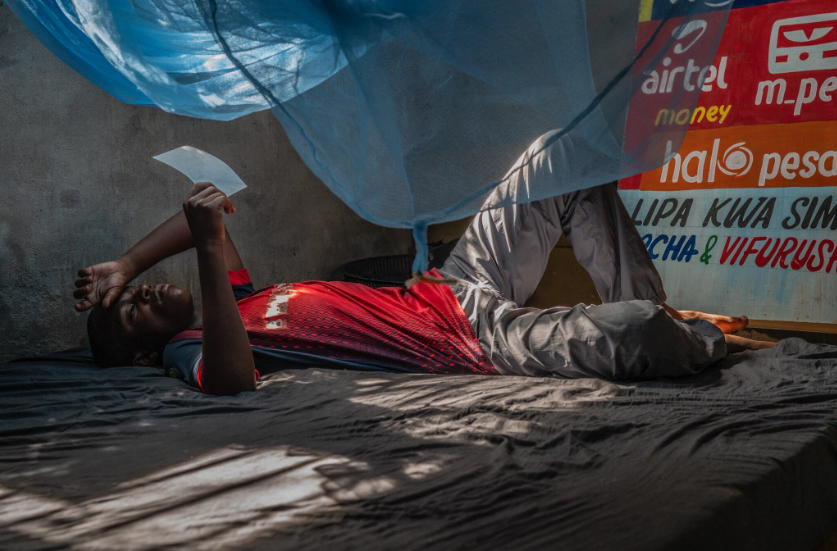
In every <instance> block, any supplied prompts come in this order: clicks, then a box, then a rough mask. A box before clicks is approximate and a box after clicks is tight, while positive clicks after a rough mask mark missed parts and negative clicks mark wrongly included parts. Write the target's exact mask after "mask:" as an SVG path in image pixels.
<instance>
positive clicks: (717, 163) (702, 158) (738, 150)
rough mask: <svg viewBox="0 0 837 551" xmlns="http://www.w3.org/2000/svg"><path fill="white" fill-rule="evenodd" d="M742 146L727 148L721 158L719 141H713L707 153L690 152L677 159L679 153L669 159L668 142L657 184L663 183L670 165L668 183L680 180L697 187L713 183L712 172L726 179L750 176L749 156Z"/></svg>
mask: <svg viewBox="0 0 837 551" xmlns="http://www.w3.org/2000/svg"><path fill="white" fill-rule="evenodd" d="M744 145H745V142H739V143H737V144H734V145H731V146H729V147H728V148H727V149H726V151H724V154H723V155H719V153H720V149H721V140H720V139H716V140H715V141H714V142H713V143H712V151H711V153H710V152H709V151H706V150H700V151H692V152H690V153H689V154H687V155H686V156H685V157H681V156H680V153H674V154H673V155H672V151H671V150H672V144H671V142H670V141H669V142H667V143H666V156H665V160H666V164H665V165H663V170H662V172H661V173H660V183H665V182H666V180H667V179H668V171H669V165H670V164H671V163H672V161H673V162H674V166H673V167H672V168H673V172H672V175H671V181H672V183H677V182H678V181H680V179H681V178H682V179H683V181H684V182H688V183H690V184H700V183H702V182H703V181H704V180H705V181H706V182H708V183H712V182H714V181H715V173H716V170H720V171H721V172H723V173H724V174H726V175H728V176H736V177H738V176H744V175H745V174H747V173H748V172H750V168H751V167H752V166H753V152H752V151H750V150H749V149H748V148H746V147H745V146H744ZM707 156H708V157H709V166H708V169H709V170H708V171H707V163H706V159H707Z"/></svg>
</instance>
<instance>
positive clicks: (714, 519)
mask: <svg viewBox="0 0 837 551" xmlns="http://www.w3.org/2000/svg"><path fill="white" fill-rule="evenodd" d="M84 360H85V355H84V354H83V353H80V352H78V351H71V352H69V353H64V354H60V355H54V356H50V357H43V358H39V359H33V360H26V361H18V362H13V363H8V364H4V365H0V549H15V550H17V549H78V550H98V549H102V550H104V549H119V550H127V549H159V548H165V549H187V550H198V549H200V550H204V549H294V550H297V549H366V550H370V549H372V550H374V549H381V550H384V549H398V550H399V551H407V550H426V549H480V550H485V549H514V550H515V551H519V550H524V549H562V550H575V549H578V550H591V549H619V550H632V549H637V550H640V549H641V550H662V549H678V550H689V549H713V550H714V549H734V550H737V551H743V550H749V549H752V550H759V551H765V550H770V549H776V550H782V551H789V550H795V549H799V550H811V549H813V548H815V547H816V546H817V544H818V543H819V542H820V541H822V540H823V539H824V538H825V537H826V536H827V535H828V534H829V533H830V532H832V531H834V530H835V529H837V347H829V346H825V345H811V344H807V343H805V342H803V341H801V340H797V339H791V340H786V341H782V342H781V343H780V344H779V346H777V347H776V348H774V349H772V350H766V351H760V352H754V353H746V354H741V355H738V356H733V357H730V358H728V359H727V360H725V361H724V362H723V363H722V364H721V365H719V366H718V367H716V368H712V369H710V370H708V371H706V372H704V373H703V374H701V375H700V376H696V377H692V378H689V379H680V380H660V381H655V382H645V383H631V384H612V383H608V382H603V381H598V380H589V379H588V380H557V379H540V378H526V377H482V376H430V375H403V374H379V373H363V372H352V371H332V370H320V369H307V370H298V371H287V372H283V373H278V374H274V375H270V376H267V377H265V378H264V379H263V381H262V383H261V384H260V388H259V391H258V392H256V393H250V394H243V395H240V396H236V397H228V398H218V397H212V396H205V395H202V394H200V393H198V392H196V391H194V390H192V389H191V388H189V387H187V386H186V385H184V384H183V383H182V382H180V381H178V380H176V379H171V378H167V377H165V376H163V375H162V373H161V372H160V371H159V370H157V369H151V368H123V369H109V370H101V369H98V368H96V367H95V366H92V365H90V364H89V363H86V362H85V361H84Z"/></svg>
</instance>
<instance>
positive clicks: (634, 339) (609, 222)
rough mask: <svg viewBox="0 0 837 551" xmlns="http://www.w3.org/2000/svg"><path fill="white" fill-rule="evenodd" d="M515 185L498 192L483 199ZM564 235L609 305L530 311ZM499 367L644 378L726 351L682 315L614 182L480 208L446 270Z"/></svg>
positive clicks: (704, 327)
mask: <svg viewBox="0 0 837 551" xmlns="http://www.w3.org/2000/svg"><path fill="white" fill-rule="evenodd" d="M507 191H508V190H504V189H497V190H495V192H494V194H492V197H490V198H489V199H488V201H487V203H486V204H496V201H497V200H498V199H499V198H500V197H501V196H502V195H503V194H505V193H506V192H507ZM562 232H564V233H565V234H566V235H567V238H568V239H569V240H570V242H571V243H572V246H573V251H574V253H575V256H576V258H577V259H578V261H579V262H580V263H581V265H582V266H583V267H584V268H585V269H586V270H587V272H588V273H589V274H590V276H591V277H592V279H593V282H594V283H595V285H596V289H597V291H598V292H599V296H600V297H601V299H602V302H603V304H602V305H600V306H587V305H582V304H579V305H577V306H574V307H564V306H555V307H553V308H546V309H539V308H524V307H522V305H523V304H524V303H525V302H526V300H527V299H528V298H529V297H530V296H531V295H532V293H533V292H534V291H535V288H536V287H537V285H538V283H539V282H540V280H541V277H542V276H543V274H544V271H545V270H546V264H547V260H548V258H549V253H550V251H551V250H552V249H553V248H554V247H555V244H556V243H557V242H558V239H559V238H560V237H561V233H562ZM441 271H442V272H443V273H444V275H447V276H453V277H455V278H457V279H459V280H460V281H459V283H456V284H454V285H452V290H453V292H454V294H455V295H456V297H457V299H458V300H459V302H460V304H461V305H462V308H463V310H464V311H465V314H466V315H467V316H468V319H469V320H470V322H471V325H472V326H473V328H474V330H475V332H476V334H477V338H478V339H479V341H480V344H481V345H482V347H483V349H484V350H485V352H486V354H488V356H489V358H490V359H491V361H492V362H493V363H494V366H495V367H496V368H497V370H498V371H499V372H500V373H503V374H507V375H529V376H536V377H548V376H551V377H566V378H577V377H599V378H605V379H611V380H625V379H647V378H653V377H673V376H680V375H688V374H694V373H697V372H699V371H701V370H702V369H703V368H704V367H706V366H708V365H710V364H712V363H714V362H716V361H718V360H719V359H721V358H723V357H724V356H726V354H727V350H726V345H725V343H724V336H723V333H722V332H721V331H720V330H719V329H718V328H717V327H715V326H714V325H712V324H711V323H709V322H706V321H700V320H686V321H677V320H675V319H674V318H672V317H671V316H669V315H668V314H667V313H666V312H665V310H664V309H663V308H662V307H661V306H659V304H661V303H663V302H664V301H665V299H666V295H665V291H664V290H663V284H662V281H661V280H660V276H659V274H658V273H657V270H656V268H655V267H654V264H653V263H652V261H651V257H650V256H649V254H648V251H647V250H646V248H645V245H644V244H643V242H642V239H641V238H640V236H639V233H638V232H637V230H636V228H635V227H634V224H633V222H632V221H631V219H630V216H629V214H628V213H627V211H626V209H625V206H624V205H623V204H622V200H621V199H620V197H619V194H618V193H617V191H616V186H615V185H614V184H605V185H603V186H598V187H595V188H590V189H584V190H581V191H575V192H572V193H567V194H565V195H560V196H558V197H553V198H549V199H544V200H541V201H535V202H533V203H527V204H517V205H511V206H507V207H501V208H494V209H491V210H485V211H482V212H480V213H479V214H477V216H476V217H475V218H474V221H473V222H472V223H471V225H470V227H469V228H468V230H467V231H466V232H465V234H464V235H463V236H462V238H461V239H460V241H459V243H458V244H457V246H456V248H455V249H454V251H453V252H452V253H451V256H450V258H449V259H448V260H447V262H446V263H445V265H444V266H443V268H442V270H441Z"/></svg>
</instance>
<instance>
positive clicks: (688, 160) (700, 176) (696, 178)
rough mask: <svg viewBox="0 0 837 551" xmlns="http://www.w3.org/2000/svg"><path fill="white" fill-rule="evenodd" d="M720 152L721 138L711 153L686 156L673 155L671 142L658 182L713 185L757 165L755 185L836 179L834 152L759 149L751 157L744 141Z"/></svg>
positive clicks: (700, 150)
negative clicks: (814, 179) (775, 181)
mask: <svg viewBox="0 0 837 551" xmlns="http://www.w3.org/2000/svg"><path fill="white" fill-rule="evenodd" d="M771 149H772V148H771ZM721 150H722V146H721V139H720V138H716V139H715V140H713V142H712V149H711V150H706V149H698V150H694V151H690V152H689V153H687V154H685V156H682V155H681V154H680V153H674V154H672V143H671V142H670V141H669V142H667V144H666V156H665V160H666V164H665V165H663V167H662V169H661V171H660V183H661V184H663V183H667V182H669V181H670V182H671V184H677V183H679V182H681V181H682V182H686V183H688V184H701V183H706V184H712V183H714V182H716V180H721V181H723V180H724V175H726V176H729V177H732V178H733V179H737V178H741V177H743V176H745V175H747V174H748V173H749V172H750V169H751V168H752V167H753V165H754V164H758V168H757V170H758V181H757V182H758V183H757V185H758V186H765V185H767V182H769V181H771V180H775V179H777V178H780V181H782V180H784V181H786V182H787V181H791V180H795V179H796V178H797V177H798V178H800V179H808V178H812V177H814V176H818V177H822V178H833V177H835V176H837V150H826V151H806V152H803V153H798V152H796V151H787V152H776V151H775V149H773V150H772V151H771V150H767V151H765V148H764V147H762V151H760V152H758V154H753V151H752V149H750V148H749V147H747V144H746V142H738V143H735V144H733V145H731V146H729V147H727V148H726V149H724V150H723V151H724V152H723V153H721ZM719 172H720V173H721V174H719ZM669 177H670V180H669ZM727 180H728V181H727V182H726V183H727V184H728V185H730V186H733V187H737V186H736V184H735V181H736V180H730V179H727ZM755 182H756V181H755V179H754V178H753V179H747V180H746V181H745V182H743V183H744V185H747V184H748V183H749V184H750V185H752V183H755ZM785 185H787V184H785ZM710 187H712V186H710Z"/></svg>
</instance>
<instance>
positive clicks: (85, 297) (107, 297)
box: [73, 260, 133, 312]
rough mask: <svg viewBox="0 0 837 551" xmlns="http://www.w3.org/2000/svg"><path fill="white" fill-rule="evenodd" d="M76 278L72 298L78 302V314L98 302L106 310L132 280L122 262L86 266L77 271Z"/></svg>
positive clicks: (129, 271) (129, 272)
mask: <svg viewBox="0 0 837 551" xmlns="http://www.w3.org/2000/svg"><path fill="white" fill-rule="evenodd" d="M78 277H79V278H78V279H77V280H76V289H75V291H73V297H75V298H77V299H78V300H79V302H77V303H76V306H75V308H76V310H77V311H79V312H84V311H85V310H89V309H90V308H93V307H94V306H95V305H97V304H99V303H100V302H101V303H102V306H104V307H105V308H107V307H108V306H110V303H111V302H113V301H114V300H116V299H117V298H118V297H119V295H120V294H122V291H123V290H124V289H125V286H126V285H128V282H130V281H131V279H133V278H132V276H131V270H130V268H129V267H128V266H127V265H126V264H125V263H124V262H123V261H122V260H113V261H110V262H101V263H99V264H94V265H92V266H87V267H86V268H82V269H81V270H79V271H78Z"/></svg>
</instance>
